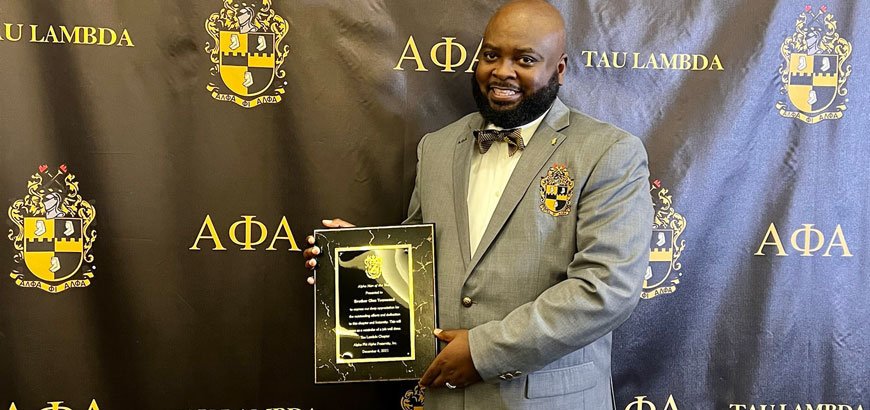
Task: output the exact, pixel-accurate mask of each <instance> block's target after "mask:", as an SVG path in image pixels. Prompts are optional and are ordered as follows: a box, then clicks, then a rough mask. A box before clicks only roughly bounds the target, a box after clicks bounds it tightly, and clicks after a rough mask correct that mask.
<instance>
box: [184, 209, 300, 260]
mask: <svg viewBox="0 0 870 410" xmlns="http://www.w3.org/2000/svg"><path fill="white" fill-rule="evenodd" d="M241 218H242V219H240V220H238V221H236V222H233V223H232V224H231V225H230V227H229V230H228V231H227V234H228V236H229V238H230V240H231V241H232V242H233V243H235V244H236V245H239V246H240V248H239V250H242V251H255V250H257V248H255V246H258V245H261V244H262V243H263V242H265V241H266V238H267V237H268V235H269V231H268V229H267V228H266V225H265V224H264V223H262V222H260V221H255V220H254V218H256V216H254V215H241ZM240 228H241V230H242V235H239V230H240ZM255 228H256V229H255ZM206 230H208V232H206ZM255 230H256V232H255ZM240 236H241V237H240ZM254 238H256V239H254ZM204 239H208V240H211V241H212V242H213V243H214V246H213V247H212V249H211V250H212V251H225V250H227V248H225V247H224V245H223V243H222V242H221V238H220V235H218V231H217V229H215V227H214V223H213V222H212V220H211V215H206V216H205V219H204V220H203V221H202V226H201V227H200V228H199V233H198V234H197V235H196V239H195V240H194V241H193V245H192V246H191V247H190V248H188V249H189V250H191V251H199V250H202V249H201V248H200V247H199V241H200V240H204ZM278 240H285V241H287V243H288V245H289V246H288V248H287V250H288V251H291V252H292V251H296V252H299V251H300V249H299V246H298V245H297V244H296V239H295V238H294V237H293V231H291V230H290V225H289V224H288V223H287V217H286V216H284V217H281V222H279V223H278V227H277V228H276V229H275V234H274V235H273V236H272V241H271V242H269V247H268V248H266V250H267V251H276V250H278V248H276V247H275V243H276V242H278Z"/></svg>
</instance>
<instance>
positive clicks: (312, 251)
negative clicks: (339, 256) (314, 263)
mask: <svg viewBox="0 0 870 410" xmlns="http://www.w3.org/2000/svg"><path fill="white" fill-rule="evenodd" d="M317 255H320V247H318V246H312V247H310V248H305V250H304V251H302V257H303V258H305V259H306V260H308V259H311V258H313V257H315V256H317Z"/></svg>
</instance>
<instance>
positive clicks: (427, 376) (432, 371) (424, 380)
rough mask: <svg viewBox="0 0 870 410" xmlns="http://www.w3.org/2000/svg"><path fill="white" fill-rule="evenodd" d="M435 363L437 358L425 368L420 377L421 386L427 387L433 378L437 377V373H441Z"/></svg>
mask: <svg viewBox="0 0 870 410" xmlns="http://www.w3.org/2000/svg"><path fill="white" fill-rule="evenodd" d="M436 363H438V361H437V360H436V361H434V362H432V364H430V365H429V368H428V369H426V373H423V377H421V378H420V385H421V386H425V387H429V386H430V385H431V384H432V382H433V381H434V380H435V378H436V377H438V374H439V373H441V368H440V367H438V365H437V364H436Z"/></svg>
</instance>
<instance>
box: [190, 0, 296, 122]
mask: <svg viewBox="0 0 870 410" xmlns="http://www.w3.org/2000/svg"><path fill="white" fill-rule="evenodd" d="M205 29H206V31H208V34H209V35H210V36H211V38H212V39H213V40H214V44H212V43H210V42H209V43H206V47H205V51H206V52H208V53H209V56H210V57H211V62H212V63H213V64H214V65H213V66H212V68H211V75H212V76H213V77H216V79H215V81H214V82H211V83H209V85H208V87H206V88H207V89H208V91H211V96H212V98H214V99H216V100H219V101H231V102H234V103H236V104H238V105H239V106H241V107H245V108H253V107H256V106H258V105H260V104H275V103H278V102H281V96H282V95H283V94H284V92H285V91H284V87H285V86H286V85H287V82H286V81H284V80H283V79H284V77H285V75H286V73H285V72H284V70H282V69H281V65H282V64H284V59H285V58H286V57H287V55H288V54H289V53H290V46H288V45H283V46H282V45H281V41H282V40H284V37H285V36H286V35H287V32H288V30H289V26H288V24H287V20H285V19H284V18H283V17H281V16H279V15H278V14H276V13H275V10H272V0H261V1H252V2H250V3H244V2H231V1H224V6H223V8H221V10H220V12H217V13H213V14H212V15H211V16H209V18H208V20H206V22H205ZM217 78H220V81H217Z"/></svg>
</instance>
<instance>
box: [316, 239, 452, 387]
mask: <svg viewBox="0 0 870 410" xmlns="http://www.w3.org/2000/svg"><path fill="white" fill-rule="evenodd" d="M314 237H315V240H316V244H317V246H318V247H320V256H319V257H318V258H317V269H316V270H315V272H314V275H315V279H316V281H315V284H314V381H315V383H336V382H357V381H381V380H416V379H419V378H420V377H422V376H423V373H424V372H425V371H426V369H427V368H428V367H429V364H430V363H432V360H433V359H435V354H436V350H435V349H436V339H435V336H434V335H433V334H432V331H433V330H435V327H436V323H435V317H436V310H435V228H434V225H432V224H423V225H398V226H384V227H371V228H341V229H319V230H315V231H314Z"/></svg>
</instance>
